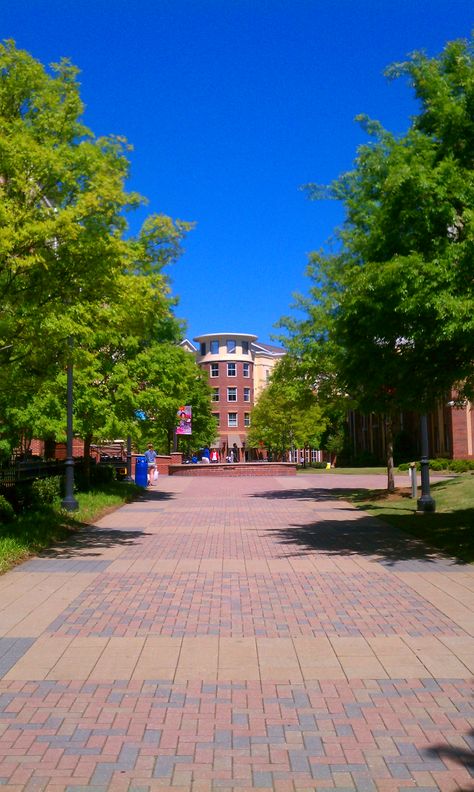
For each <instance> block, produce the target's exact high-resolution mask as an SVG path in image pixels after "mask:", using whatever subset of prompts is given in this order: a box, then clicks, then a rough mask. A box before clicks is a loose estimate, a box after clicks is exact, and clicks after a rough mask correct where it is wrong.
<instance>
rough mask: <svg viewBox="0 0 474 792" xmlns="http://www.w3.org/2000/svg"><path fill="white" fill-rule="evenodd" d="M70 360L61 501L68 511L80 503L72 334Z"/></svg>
mask: <svg viewBox="0 0 474 792" xmlns="http://www.w3.org/2000/svg"><path fill="white" fill-rule="evenodd" d="M68 343H69V361H68V365H67V407H66V420H67V427H66V435H67V437H66V464H65V475H66V481H65V483H66V494H65V497H64V498H63V500H62V501H61V506H62V507H63V509H66V511H76V510H77V509H78V508H79V504H78V502H77V500H76V499H75V497H74V456H73V450H72V441H73V425H72V410H73V368H72V350H73V346H74V341H73V338H72V336H70V337H69V341H68Z"/></svg>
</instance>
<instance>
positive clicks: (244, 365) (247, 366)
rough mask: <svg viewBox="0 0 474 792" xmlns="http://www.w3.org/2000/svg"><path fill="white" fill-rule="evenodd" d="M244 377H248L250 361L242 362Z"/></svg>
mask: <svg viewBox="0 0 474 792" xmlns="http://www.w3.org/2000/svg"><path fill="white" fill-rule="evenodd" d="M243 367H244V377H250V363H244V364H243Z"/></svg>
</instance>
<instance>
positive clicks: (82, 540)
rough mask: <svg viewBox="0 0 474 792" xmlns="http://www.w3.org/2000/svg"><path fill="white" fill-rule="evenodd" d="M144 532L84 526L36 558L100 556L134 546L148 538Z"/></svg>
mask: <svg viewBox="0 0 474 792" xmlns="http://www.w3.org/2000/svg"><path fill="white" fill-rule="evenodd" d="M148 535H149V534H147V533H146V532H145V531H137V530H133V531H127V530H120V529H115V530H114V529H112V528H106V529H104V528H96V527H91V526H90V525H84V527H83V528H81V529H80V530H78V531H74V532H73V533H71V535H70V536H68V538H67V539H64V540H63V541H62V542H57V543H56V544H55V545H54V547H49V548H48V549H47V550H43V552H41V553H39V554H38V558H74V557H75V556H80V557H81V558H90V557H92V556H100V555H101V554H102V552H101V551H102V550H104V549H107V548H110V547H127V546H130V545H134V544H136V542H137V539H140V538H142V537H143V536H148Z"/></svg>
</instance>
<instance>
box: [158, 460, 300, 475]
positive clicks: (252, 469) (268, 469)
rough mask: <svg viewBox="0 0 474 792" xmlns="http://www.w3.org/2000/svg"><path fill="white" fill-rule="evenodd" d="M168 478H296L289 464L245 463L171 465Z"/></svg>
mask: <svg viewBox="0 0 474 792" xmlns="http://www.w3.org/2000/svg"><path fill="white" fill-rule="evenodd" d="M169 474H170V476H221V477H222V476H230V477H233V476H235V477H237V476H296V465H293V464H292V463H291V462H256V463H255V464H252V463H251V462H245V463H241V464H236V465H233V464H228V463H225V464H222V465H221V464H217V465H215V464H212V465H203V464H199V463H198V464H197V465H171V466H170V468H169Z"/></svg>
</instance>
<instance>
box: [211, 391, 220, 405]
mask: <svg viewBox="0 0 474 792" xmlns="http://www.w3.org/2000/svg"><path fill="white" fill-rule="evenodd" d="M212 401H213V402H218V401H219V388H213V389H212Z"/></svg>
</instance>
